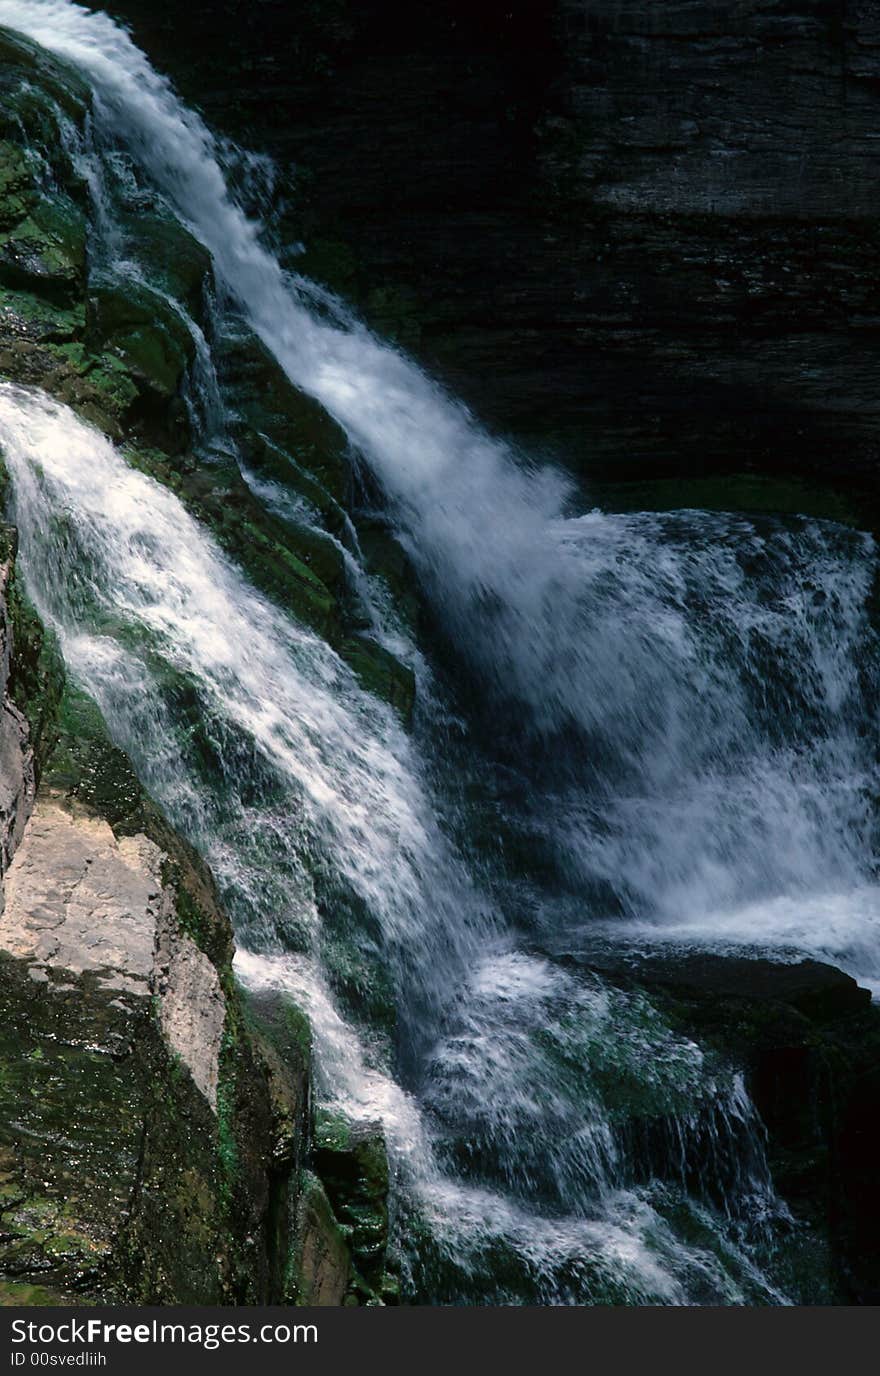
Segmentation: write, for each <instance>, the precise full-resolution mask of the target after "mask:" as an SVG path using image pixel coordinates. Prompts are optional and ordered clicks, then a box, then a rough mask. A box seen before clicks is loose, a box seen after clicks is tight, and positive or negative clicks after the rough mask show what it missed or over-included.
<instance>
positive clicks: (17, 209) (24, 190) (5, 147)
mask: <svg viewBox="0 0 880 1376" xmlns="http://www.w3.org/2000/svg"><path fill="white" fill-rule="evenodd" d="M35 199H36V188H35V186H34V177H33V172H32V169H31V166H30V164H29V162H28V159H27V155H26V154H25V151H24V149H23V148H21V147H20V145H19V144H17V143H10V142H9V141H8V140H7V139H2V140H0V229H8V228H9V227H10V226H11V225H16V224H18V222H19V221H20V220H23V219H24V218H25V216H26V215H27V214H28V212H29V211H30V209H31V208H32V206H33V204H34V201H35Z"/></svg>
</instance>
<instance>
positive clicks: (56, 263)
mask: <svg viewBox="0 0 880 1376" xmlns="http://www.w3.org/2000/svg"><path fill="white" fill-rule="evenodd" d="M85 271H86V223H85V218H84V216H83V214H82V212H81V211H80V210H79V209H78V207H77V206H75V205H74V203H73V201H71V200H70V199H69V198H67V197H65V196H61V195H55V196H47V195H44V196H42V197H41V199H40V200H39V202H38V204H37V205H36V206H35V207H34V208H33V210H32V211H31V213H30V214H29V215H27V216H26V217H25V218H24V219H23V220H20V221H18V222H17V223H16V224H15V225H14V226H13V227H12V228H10V229H6V230H3V231H2V232H0V281H2V283H3V284H4V285H5V286H8V287H13V288H18V289H23V290H25V291H28V292H30V293H31V294H32V295H35V296H39V297H43V298H45V299H47V300H50V301H53V302H56V303H58V304H62V305H71V304H73V303H74V302H75V301H76V300H77V299H78V298H81V296H82V293H83V291H84V289H85Z"/></svg>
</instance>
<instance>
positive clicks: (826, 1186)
mask: <svg viewBox="0 0 880 1376" xmlns="http://www.w3.org/2000/svg"><path fill="white" fill-rule="evenodd" d="M564 958H567V959H568V960H571V961H573V962H574V963H576V964H577V965H579V966H582V965H586V966H588V967H589V968H590V969H593V970H596V971H598V972H599V973H601V974H602V976H603V977H604V978H606V979H609V980H611V981H612V982H616V983H619V984H621V985H623V986H625V987H628V988H633V987H635V988H640V989H644V990H645V991H646V992H648V994H649V995H650V997H651V998H652V999H653V1000H654V1001H655V1002H657V1003H658V1005H659V1006H660V1007H661V1008H662V1009H663V1010H664V1011H665V1013H666V1015H667V1016H668V1017H669V1019H670V1021H671V1023H672V1025H673V1026H676V1027H678V1028H679V1029H680V1030H681V1031H683V1032H685V1033H686V1034H687V1035H689V1036H692V1037H694V1038H695V1039H696V1040H697V1041H698V1042H699V1043H700V1044H701V1045H702V1046H708V1047H714V1048H715V1049H716V1051H717V1052H719V1053H721V1054H722V1055H723V1056H724V1057H726V1058H728V1059H730V1060H732V1061H733V1062H734V1063H736V1064H739V1065H741V1066H743V1067H744V1068H745V1070H746V1074H747V1083H748V1088H749V1092H750V1094H751V1097H752V1100H753V1102H754V1104H755V1106H756V1108H757V1110H758V1112H759V1114H760V1116H761V1119H762V1120H763V1123H764V1125H765V1127H766V1129H767V1133H768V1156H769V1160H770V1165H771V1169H772V1173H773V1179H774V1183H775V1185H776V1188H777V1189H778V1191H779V1193H780V1194H781V1195H782V1197H783V1198H784V1199H785V1201H786V1202H787V1204H788V1205H789V1206H790V1208H791V1210H792V1212H793V1214H794V1216H795V1218H796V1219H798V1220H799V1221H800V1222H801V1223H802V1224H803V1225H804V1226H805V1227H807V1228H808V1229H811V1230H812V1231H813V1232H814V1234H816V1235H817V1236H824V1237H825V1238H827V1240H828V1245H829V1263H828V1271H827V1274H825V1275H823V1276H821V1277H814V1281H813V1283H814V1284H816V1285H817V1286H818V1287H819V1289H818V1292H817V1293H819V1295H820V1300H819V1302H829V1301H828V1299H827V1298H824V1299H823V1298H821V1296H822V1295H830V1296H831V1297H832V1298H831V1301H830V1302H832V1303H845V1304H865V1303H873V1302H874V1299H873V1298H872V1297H874V1296H876V1294H877V1293H878V1292H880V1261H878V1256H880V1254H878V1250H877V1245H876V1239H877V1236H878V1235H880V1186H878V1181H877V1176H876V1172H875V1171H872V1170H871V1169H870V1167H869V1165H868V1162H869V1158H871V1157H872V1156H873V1157H876V1152H877V1150H878V1148H880V1078H878V1075H877V1065H878V1064H880V1008H878V1007H877V1005H876V1004H873V1003H872V1002H871V996H870V993H869V991H868V990H866V989H863V988H861V987H860V986H859V985H858V983H857V981H856V980H854V979H853V978H852V977H851V976H849V975H847V974H845V973H844V972H843V971H841V970H838V969H835V968H834V967H833V966H830V965H826V964H823V963H822V962H820V961H815V960H802V961H799V962H794V963H791V964H784V963H782V962H777V961H772V960H765V959H757V958H756V959H751V958H749V957H746V956H739V955H732V954H731V955H719V954H713V953H706V952H693V951H684V952H682V951H676V952H675V953H674V954H673V953H669V954H663V953H661V954H657V953H648V952H645V951H636V950H634V951H631V952H629V953H626V952H624V954H623V955H621V954H619V953H616V954H611V953H608V952H606V951H602V952H598V951H592V952H590V951H586V950H585V951H582V952H578V953H571V952H569V953H568V955H567V957H564ZM799 1279H801V1278H799Z"/></svg>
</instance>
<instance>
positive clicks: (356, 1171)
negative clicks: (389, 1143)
mask: <svg viewBox="0 0 880 1376" xmlns="http://www.w3.org/2000/svg"><path fill="white" fill-rule="evenodd" d="M312 1162H313V1165H314V1169H315V1170H316V1171H317V1173H318V1175H319V1176H320V1177H321V1180H322V1182H323V1185H324V1188H325V1190H326V1191H327V1196H328V1198H329V1200H330V1202H331V1204H332V1205H333V1210H334V1213H335V1215H336V1217H337V1218H338V1219H339V1222H340V1223H341V1225H342V1226H343V1228H344V1229H345V1230H346V1232H347V1234H348V1238H349V1245H350V1246H351V1251H352V1257H353V1259H354V1263H355V1266H356V1267H357V1269H358V1271H359V1273H360V1274H361V1275H362V1276H363V1278H364V1279H365V1280H366V1281H367V1282H368V1284H370V1285H372V1286H374V1287H375V1286H381V1284H382V1278H383V1276H384V1274H385V1261H386V1253H387V1249H388V1153H387V1150H386V1147H385V1139H384V1137H383V1135H382V1130H381V1128H380V1127H379V1126H378V1125H374V1126H372V1127H370V1126H365V1125H364V1124H355V1123H352V1122H350V1121H349V1120H348V1119H346V1118H345V1117H344V1116H343V1115H341V1114H339V1113H332V1112H327V1111H324V1110H319V1111H318V1113H317V1114H316V1117H315V1139H314V1148H313V1152H312Z"/></svg>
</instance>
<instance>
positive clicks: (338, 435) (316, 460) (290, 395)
mask: <svg viewBox="0 0 880 1376" xmlns="http://www.w3.org/2000/svg"><path fill="white" fill-rule="evenodd" d="M219 348H220V367H221V375H222V377H223V380H224V382H225V383H226V385H227V386H228V387H229V389H230V392H231V394H232V396H233V399H234V404H235V409H236V411H237V413H238V417H239V422H240V428H241V430H242V435H241V438H242V441H243V443H244V444H245V446H246V451H247V457H249V458H251V460H252V461H253V462H254V463H255V465H257V466H263V465H265V466H266V467H267V469H268V467H269V466H270V465H271V466H272V467H273V468H275V472H274V473H270V476H276V475H277V476H283V479H284V480H285V481H287V482H289V483H290V484H291V485H292V486H294V487H295V486H296V482H297V473H298V471H304V472H305V473H307V474H309V475H310V476H311V479H312V481H313V484H317V485H318V489H319V490H322V491H323V493H324V505H325V506H329V505H332V503H334V502H336V503H341V502H344V500H345V497H346V494H347V491H348V487H349V484H350V480H351V470H350V465H349V461H348V441H347V439H346V436H345V433H344V431H343V430H342V428H341V427H340V426H339V425H337V423H336V422H335V421H334V420H333V419H332V417H331V416H330V415H328V413H327V412H326V411H325V410H324V408H323V407H322V406H321V405H319V403H318V402H316V401H314V400H313V399H312V398H311V397H309V396H306V394H305V393H304V392H301V391H300V390H299V388H297V387H295V386H294V385H293V383H292V382H291V381H290V380H289V378H288V377H287V375H286V374H285V372H284V370H283V369H282V368H281V366H280V365H279V364H278V362H277V361H276V360H275V359H274V358H273V357H272V355H271V354H270V353H269V351H268V349H267V348H266V347H265V345H264V344H262V343H261V342H260V340H258V339H257V338H256V336H254V335H249V334H247V333H245V332H242V333H240V334H239V335H238V336H237V337H235V338H232V339H230V338H227V339H224V340H221V341H219ZM250 435H254V436H263V437H265V438H267V439H268V440H270V441H271V446H272V447H271V448H267V447H266V446H265V445H254V446H251V445H250V443H249V436H250ZM283 456H286V461H285V459H284V457H283ZM273 459H274V463H273ZM276 465H277V467H276ZM313 491H314V488H313Z"/></svg>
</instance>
